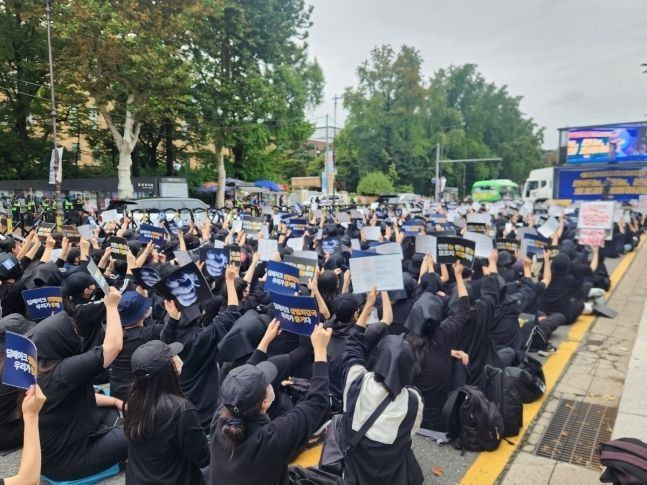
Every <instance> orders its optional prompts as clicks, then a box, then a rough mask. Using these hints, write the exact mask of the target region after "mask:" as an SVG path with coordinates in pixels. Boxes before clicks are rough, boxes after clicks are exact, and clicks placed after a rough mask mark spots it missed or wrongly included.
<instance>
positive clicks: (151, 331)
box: [110, 324, 164, 400]
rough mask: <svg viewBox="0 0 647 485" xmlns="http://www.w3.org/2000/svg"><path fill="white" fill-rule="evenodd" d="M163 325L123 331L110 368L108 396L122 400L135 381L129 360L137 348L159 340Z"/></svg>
mask: <svg viewBox="0 0 647 485" xmlns="http://www.w3.org/2000/svg"><path fill="white" fill-rule="evenodd" d="M162 328H164V325H160V324H155V325H149V326H148V327H136V328H133V329H130V330H124V334H125V341H124V345H123V348H122V350H121V352H119V355H118V356H117V358H116V359H115V360H114V361H113V362H112V365H111V366H110V395H111V396H114V397H116V398H118V399H121V400H124V399H125V398H126V394H127V392H128V387H129V386H130V384H132V382H133V381H134V380H135V377H134V376H133V372H132V368H131V366H130V358H131V357H132V355H133V352H135V350H137V348H138V347H140V346H141V345H143V344H145V343H146V342H148V341H150V340H156V339H159V338H160V332H161V331H162Z"/></svg>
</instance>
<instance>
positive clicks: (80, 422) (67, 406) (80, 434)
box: [38, 347, 103, 475]
mask: <svg viewBox="0 0 647 485" xmlns="http://www.w3.org/2000/svg"><path fill="white" fill-rule="evenodd" d="M101 372H103V347H95V348H93V349H91V350H88V351H87V352H84V353H83V354H79V355H75V356H73V357H68V358H66V359H63V360H62V361H61V362H60V363H59V364H57V365H56V367H54V369H52V370H51V371H50V372H48V373H46V374H43V375H41V376H39V377H38V383H39V384H40V386H41V388H42V390H43V393H44V394H45V397H46V398H47V400H46V401H45V405H44V406H43V409H42V410H41V412H40V415H39V430H40V443H41V448H42V455H43V473H44V474H45V475H47V470H48V465H50V464H51V466H55V467H56V469H57V470H59V469H61V468H64V467H65V463H67V462H68V461H70V460H75V459H76V457H77V456H79V454H83V453H84V449H85V447H86V444H87V440H88V436H89V435H91V434H92V433H93V432H94V431H95V430H96V428H97V427H98V424H99V423H98V422H97V421H96V419H97V418H96V417H95V416H96V410H97V402H96V399H95V397H94V388H93V387H92V381H93V380H94V378H95V377H96V376H97V375H99V374H100V373H101Z"/></svg>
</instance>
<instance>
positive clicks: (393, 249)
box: [375, 242, 404, 259]
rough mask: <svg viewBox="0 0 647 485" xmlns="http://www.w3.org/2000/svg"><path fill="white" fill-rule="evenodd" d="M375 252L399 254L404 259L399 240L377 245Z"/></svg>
mask: <svg viewBox="0 0 647 485" xmlns="http://www.w3.org/2000/svg"><path fill="white" fill-rule="evenodd" d="M375 252H376V253H377V254H397V255H399V256H400V259H404V255H403V254H402V245H400V243H397V242H390V243H385V244H380V245H379V246H375Z"/></svg>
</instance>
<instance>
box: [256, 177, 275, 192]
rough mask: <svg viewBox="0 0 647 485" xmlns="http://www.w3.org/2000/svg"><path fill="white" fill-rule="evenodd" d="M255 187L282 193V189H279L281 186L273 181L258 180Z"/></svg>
mask: <svg viewBox="0 0 647 485" xmlns="http://www.w3.org/2000/svg"><path fill="white" fill-rule="evenodd" d="M254 185H256V187H260V188H262V189H268V190H271V191H272V192H281V187H279V184H277V183H276V182H272V181H271V180H258V181H256V182H254Z"/></svg>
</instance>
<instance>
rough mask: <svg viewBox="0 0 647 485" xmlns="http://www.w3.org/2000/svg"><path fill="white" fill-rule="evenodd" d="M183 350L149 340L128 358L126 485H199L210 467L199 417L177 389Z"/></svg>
mask: <svg viewBox="0 0 647 485" xmlns="http://www.w3.org/2000/svg"><path fill="white" fill-rule="evenodd" d="M181 351H182V344H180V343H178V342H174V343H171V344H168V345H167V344H165V343H164V342H162V341H160V340H151V341H149V342H146V343H145V344H143V345H142V346H140V347H139V348H138V349H137V350H135V351H134V352H133V354H132V358H131V368H132V373H133V375H134V376H135V382H134V383H133V385H132V386H131V388H130V390H129V392H128V397H127V398H126V405H125V412H124V434H125V435H126V438H127V439H128V467H127V468H126V483H136V484H151V485H152V484H155V485H164V484H168V485H171V484H176V483H191V484H196V485H199V484H202V483H204V479H203V477H202V472H201V471H200V469H201V468H204V467H206V466H207V465H208V464H209V447H208V443H207V437H206V435H205V434H204V430H203V429H202V426H201V425H200V420H199V417H198V412H197V410H196V408H195V406H194V405H193V404H191V402H189V401H188V400H187V399H186V398H185V397H184V394H183V393H182V390H181V389H180V381H179V379H178V376H179V375H180V373H181V372H182V360H181V359H180V357H179V356H178V354H179V353H180V352H181Z"/></svg>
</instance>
